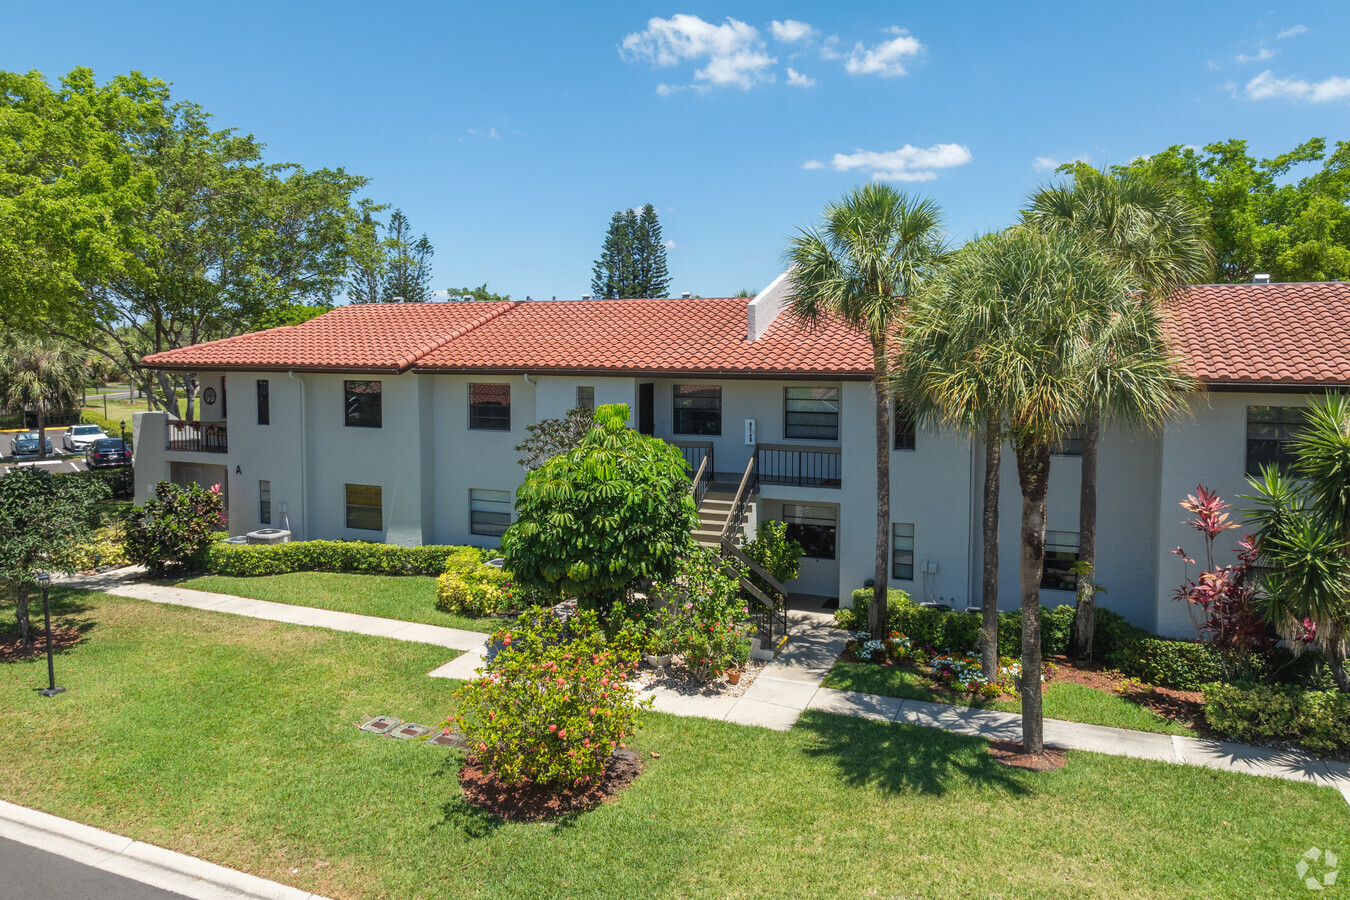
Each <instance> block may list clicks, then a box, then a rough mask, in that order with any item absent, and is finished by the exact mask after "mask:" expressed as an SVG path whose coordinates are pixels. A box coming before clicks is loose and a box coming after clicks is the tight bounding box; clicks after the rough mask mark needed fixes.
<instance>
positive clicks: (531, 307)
mask: <svg viewBox="0 0 1350 900" xmlns="http://www.w3.org/2000/svg"><path fill="white" fill-rule="evenodd" d="M746 303H747V301H746V300H744V299H737V298H733V299H713V300H673V299H672V300H588V301H562V302H551V301H537V302H527V303H520V302H512V303H494V304H490V305H489V304H483V303H406V304H404V303H395V304H373V305H368V306H367V305H357V306H344V307H340V308H338V309H336V310H334V311H332V312H330V313H325V314H324V315H322V316H319V317H318V318H316V319H312V320H310V321H309V322H306V323H304V324H303V325H294V326H289V327H285V328H274V329H271V330H269V331H260V332H256V333H254V334H245V335H240V336H238V337H234V338H228V339H226V340H222V341H212V342H210V343H207V344H198V345H195V346H192V347H185V348H183V349H181V350H172V351H169V352H167V353H159V354H156V355H154V356H148V357H146V359H145V363H146V365H148V366H149V367H151V368H160V369H186V370H198V369H201V370H207V369H236V370H238V369H264V370H265V369H274V370H275V369H281V370H285V369H302V370H303V369H310V370H315V369H317V370H330V371H381V372H402V371H406V370H408V369H410V368H416V369H417V370H419V371H501V372H518V371H528V372H546V371H550V370H552V371H568V372H576V371H592V372H610V373H614V374H620V373H639V372H643V373H653V374H655V373H666V374H694V373H703V374H708V375H715V374H726V375H751V374H763V375H783V376H790V375H833V376H836V377H844V378H865V377H868V376H870V374H871V372H872V353H871V347H870V344H869V343H868V341H867V339H866V338H865V337H864V336H862V335H859V334H856V333H854V332H851V331H849V330H848V329H847V328H845V327H844V326H843V325H842V324H841V323H840V322H838V321H835V320H830V321H826V322H825V323H823V324H822V326H821V327H820V328H818V329H816V330H814V331H811V330H806V329H803V328H801V327H800V326H797V325H795V324H793V322H792V321H791V320H790V319H789V318H788V317H787V316H785V315H783V316H779V318H778V320H777V321H776V322H774V323H773V325H771V326H770V327H769V329H768V331H766V332H765V333H764V335H763V336H762V337H761V338H760V339H759V340H758V341H755V342H753V343H750V342H747V341H746V340H745V331H746ZM1167 329H1168V332H1169V334H1170V335H1171V337H1172V339H1173V341H1174V345H1175V347H1176V349H1177V350H1178V351H1179V352H1180V353H1181V354H1182V355H1183V356H1184V357H1185V358H1186V359H1187V360H1188V364H1189V366H1190V368H1191V371H1192V373H1193V374H1194V375H1195V376H1196V377H1197V378H1199V379H1200V380H1201V381H1203V382H1206V383H1208V384H1212V385H1223V384H1233V385H1241V384H1251V385H1262V384H1267V385H1290V386H1297V385H1309V386H1312V385H1331V384H1350V283H1345V284H1341V283H1330V284H1318V283H1309V284H1270V285H1258V284H1221V285H1196V286H1193V287H1188V288H1185V289H1183V290H1182V291H1180V292H1179V293H1178V294H1177V296H1176V297H1174V298H1173V299H1172V301H1171V302H1170V303H1169V305H1168V312H1167Z"/></svg>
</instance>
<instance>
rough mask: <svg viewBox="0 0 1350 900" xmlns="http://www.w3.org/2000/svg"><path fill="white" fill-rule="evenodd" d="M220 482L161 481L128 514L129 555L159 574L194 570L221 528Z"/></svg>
mask: <svg viewBox="0 0 1350 900" xmlns="http://www.w3.org/2000/svg"><path fill="white" fill-rule="evenodd" d="M222 508H223V507H222V503H221V499H220V485H218V484H213V485H212V486H211V487H210V488H204V487H202V486H201V485H199V484H189V485H188V486H187V487H183V486H182V485H177V484H171V483H170V482H167V481H161V482H160V483H159V484H157V485H155V496H154V497H152V498H151V499H149V500H147V501H145V505H144V506H137V507H135V508H134V509H132V511H131V514H130V515H129V516H128V517H127V556H129V557H131V559H133V560H135V561H136V562H138V563H140V564H141V565H143V566H145V567H146V568H148V569H149V570H150V571H151V572H153V573H155V574H161V573H164V572H171V571H191V570H192V569H193V568H194V567H196V566H197V565H198V564H199V563H200V562H201V559H202V556H203V554H205V552H206V548H207V547H209V546H210V545H211V542H212V541H213V540H215V532H217V531H219V530H220V513H221V509H222Z"/></svg>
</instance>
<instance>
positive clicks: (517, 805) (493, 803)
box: [459, 750, 655, 822]
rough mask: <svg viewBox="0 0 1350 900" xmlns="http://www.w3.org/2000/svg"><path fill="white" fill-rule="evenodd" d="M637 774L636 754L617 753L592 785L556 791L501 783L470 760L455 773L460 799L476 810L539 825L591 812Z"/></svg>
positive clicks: (639, 768)
mask: <svg viewBox="0 0 1350 900" xmlns="http://www.w3.org/2000/svg"><path fill="white" fill-rule="evenodd" d="M653 755H655V754H653ZM641 773H642V763H641V762H639V761H638V757H637V754H636V753H633V752H632V751H631V750H619V751H616V752H615V754H614V755H613V756H611V757H610V760H609V764H608V765H606V766H605V773H604V775H603V776H601V778H600V780H599V781H598V782H597V783H595V784H592V785H587V786H584V787H576V788H556V787H549V786H547V785H538V784H534V783H533V782H530V781H523V782H521V783H520V784H504V783H503V782H501V781H498V780H497V778H496V777H495V776H493V775H489V774H488V773H487V772H484V771H483V770H482V768H480V767H479V766H478V765H477V764H475V763H474V762H473V759H472V757H471V758H470V759H469V760H468V761H466V762H465V763H464V766H463V768H461V769H460V770H459V783H460V786H461V787H462V788H463V789H464V799H465V800H467V801H468V802H469V803H470V804H471V805H473V806H476V807H478V808H479V809H483V810H486V811H488V812H490V813H492V814H493V815H495V816H498V817H500V818H503V819H506V820H508V821H511V822H542V821H545V820H548V819H556V818H558V817H559V816H565V815H567V814H568V813H573V812H584V811H586V810H588V809H594V808H595V807H597V806H599V805H600V804H601V803H604V802H605V801H606V800H608V799H610V798H611V797H613V796H614V795H615V794H617V793H618V792H619V791H621V790H623V789H624V788H626V787H628V785H629V784H631V783H632V782H633V780H634V779H636V778H637V777H638V775H640V774H641Z"/></svg>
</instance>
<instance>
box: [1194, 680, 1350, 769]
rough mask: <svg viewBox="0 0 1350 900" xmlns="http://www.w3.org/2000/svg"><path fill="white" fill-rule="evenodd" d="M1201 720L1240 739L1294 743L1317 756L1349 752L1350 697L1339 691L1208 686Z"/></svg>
mask: <svg viewBox="0 0 1350 900" xmlns="http://www.w3.org/2000/svg"><path fill="white" fill-rule="evenodd" d="M1205 721H1206V722H1208V723H1209V727H1210V728H1213V729H1214V730H1215V731H1217V732H1219V733H1220V734H1224V735H1228V736H1229V737H1233V738H1237V739H1238V740H1243V741H1252V740H1265V741H1291V742H1298V743H1300V744H1302V745H1303V746H1304V747H1307V748H1308V749H1309V750H1313V751H1316V752H1318V753H1331V752H1334V751H1336V750H1340V749H1345V748H1350V694H1342V693H1340V692H1338V691H1303V690H1299V689H1298V688H1290V687H1267V686H1264V685H1257V686H1244V685H1236V684H1210V685H1206V686H1205Z"/></svg>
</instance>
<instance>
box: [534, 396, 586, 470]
mask: <svg viewBox="0 0 1350 900" xmlns="http://www.w3.org/2000/svg"><path fill="white" fill-rule="evenodd" d="M594 417H595V411H594V410H592V409H587V408H586V407H584V406H576V407H573V408H572V409H569V410H568V411H567V412H565V413H563V414H562V416H561V417H560V418H557V419H541V420H540V421H538V422H535V423H534V424H533V425H527V426H526V427H525V430H526V431H528V432H529V433H530V436H529V437H527V438H526V439H525V440H523V441H521V442H520V443H519V444H516V452H517V453H519V454H521V457H520V460H519V462H520V464H521V465H522V466H524V467H525V468H526V469H529V470H530V471H531V472H533V471H534V470H535V469H537V468H539V467H540V466H542V465H543V464H544V463H545V462H547V461H548V460H550V459H552V458H553V457H555V456H557V455H558V454H559V453H566V452H568V451H569V450H574V449H576V446H577V445H578V444H580V443H581V439H582V438H583V437H585V436H586V432H588V431H590V430H591V426H592V425H594V424H595V418H594Z"/></svg>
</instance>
